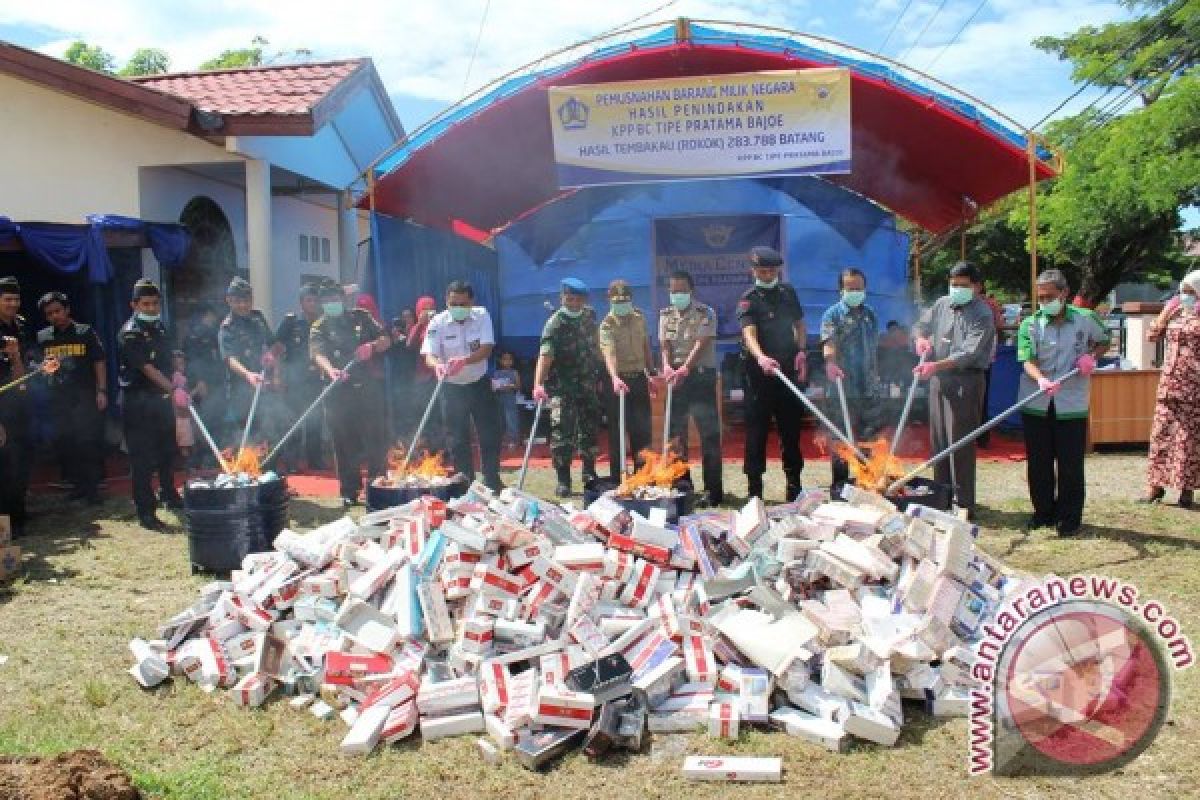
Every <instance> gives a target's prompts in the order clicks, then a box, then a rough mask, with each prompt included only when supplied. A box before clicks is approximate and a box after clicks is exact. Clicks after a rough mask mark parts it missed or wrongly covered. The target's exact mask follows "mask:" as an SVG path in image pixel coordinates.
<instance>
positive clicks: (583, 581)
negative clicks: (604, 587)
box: [564, 572, 600, 628]
mask: <svg viewBox="0 0 1200 800" xmlns="http://www.w3.org/2000/svg"><path fill="white" fill-rule="evenodd" d="M599 599H600V578H598V577H596V575H595V574H593V573H591V572H583V573H580V575H579V577H578V579H577V580H576V581H575V591H574V592H572V593H571V602H570V603H568V604H567V619H566V622H565V623H564V624H565V625H566V626H567V627H568V628H570V627H571V626H572V625H574V624H575V621H576V620H577V619H579V618H580V617H581V616H583V615H585V614H588V613H590V612H591V610H592V609H593V608H595V607H596V602H597V601H598V600H599Z"/></svg>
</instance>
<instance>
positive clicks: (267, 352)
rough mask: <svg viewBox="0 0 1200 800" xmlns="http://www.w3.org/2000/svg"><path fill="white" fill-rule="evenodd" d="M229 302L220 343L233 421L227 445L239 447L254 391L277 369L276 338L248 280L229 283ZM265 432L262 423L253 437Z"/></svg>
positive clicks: (227, 397)
mask: <svg viewBox="0 0 1200 800" xmlns="http://www.w3.org/2000/svg"><path fill="white" fill-rule="evenodd" d="M225 302H227V303H228V304H229V315H228V316H227V317H225V319H224V320H223V321H222V322H221V328H220V330H219V331H218V332H217V343H218V345H219V346H220V348H221V359H222V360H223V361H224V362H225V367H226V373H225V387H226V400H227V402H228V413H227V418H228V419H229V421H230V429H229V431H228V434H227V437H226V441H227V442H228V443H230V444H231V446H236V445H237V444H239V443H240V442H241V438H242V431H243V429H245V427H246V417H247V416H248V415H249V413H250V404H251V402H253V399H254V390H255V388H256V387H257V386H258V385H259V384H260V383H262V382H263V381H264V380H266V376H265V375H264V372H265V371H266V370H268V369H271V368H273V367H274V364H275V356H274V354H273V353H272V352H271V349H270V348H271V346H272V344H273V343H274V337H273V336H272V335H271V328H270V326H269V325H267V318H266V317H265V316H263V313H262V312H261V311H259V310H258V309H256V308H254V307H253V305H254V295H253V293H252V292H251V289H250V282H249V281H247V280H246V279H245V278H241V277H235V278H234V279H233V280H232V281H230V282H229V288H228V289H226V290H225ZM263 388H264V389H266V388H267V387H265V386H264V387H263ZM260 400H261V398H260ZM259 419H260V420H261V417H260V418H259ZM262 430H263V425H262V422H261V421H259V422H258V424H257V425H255V431H251V435H253V434H254V433H255V432H256V431H257V432H259V433H261V432H262Z"/></svg>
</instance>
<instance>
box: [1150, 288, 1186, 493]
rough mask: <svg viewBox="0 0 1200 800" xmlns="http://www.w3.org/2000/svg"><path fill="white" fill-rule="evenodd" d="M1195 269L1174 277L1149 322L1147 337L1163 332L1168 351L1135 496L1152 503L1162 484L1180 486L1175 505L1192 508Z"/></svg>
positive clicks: (1162, 489) (1163, 488)
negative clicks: (1142, 489)
mask: <svg viewBox="0 0 1200 800" xmlns="http://www.w3.org/2000/svg"><path fill="white" fill-rule="evenodd" d="M1197 295H1200V270H1194V271H1192V272H1189V273H1188V274H1187V275H1185V276H1184V277H1183V280H1182V281H1180V282H1179V296H1178V297H1175V298H1172V299H1171V301H1170V302H1169V303H1167V305H1166V307H1164V308H1163V310H1162V312H1161V313H1160V314H1159V315H1158V319H1156V320H1155V321H1154V323H1153V324H1152V325H1151V326H1150V333H1149V337H1150V339H1151V340H1152V341H1158V340H1159V339H1162V338H1164V337H1165V338H1166V343H1167V352H1166V358H1165V359H1164V361H1163V368H1162V375H1161V376H1160V377H1159V381H1158V396H1157V403H1156V405H1155V408H1154V428H1153V429H1152V430H1151V432H1150V463H1149V467H1148V469H1147V475H1146V483H1147V485H1148V489H1147V492H1146V494H1145V496H1143V497H1142V498H1141V499H1140V500H1139V502H1143V503H1157V502H1159V501H1160V500H1162V499H1163V497H1164V496H1165V495H1166V491H1167V487H1168V486H1169V487H1171V488H1173V489H1178V490H1179V505H1180V506H1181V507H1183V508H1191V507H1192V504H1193V502H1194V498H1193V492H1194V491H1195V489H1196V487H1198V486H1200V304H1197V300H1196V298H1197Z"/></svg>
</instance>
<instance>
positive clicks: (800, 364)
mask: <svg viewBox="0 0 1200 800" xmlns="http://www.w3.org/2000/svg"><path fill="white" fill-rule="evenodd" d="M792 369H794V370H796V380H797V381H799V382H800V383H804V382H805V381H807V380H808V353H804V352H800V353H796V357H795V358H793V359H792Z"/></svg>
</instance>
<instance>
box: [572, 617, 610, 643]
mask: <svg viewBox="0 0 1200 800" xmlns="http://www.w3.org/2000/svg"><path fill="white" fill-rule="evenodd" d="M567 635H568V636H570V638H571V640H572V641H575V642H578V643H579V644H580V645H581V646H582V647H583V648H584V649H585V650H587V651H589V652H599V651H600V650H603V649H604V648H605V647H608V637H607V636H606V635H605V634H604V631H602V630H600V628H599V626H597V625H596V623H595V621H594V620H593V619H592V618H591V617H589V616H582V617H580V618H579V619H577V620H576V621H575V624H574V625H572V626H571V629H570V630H569V631H567Z"/></svg>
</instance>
